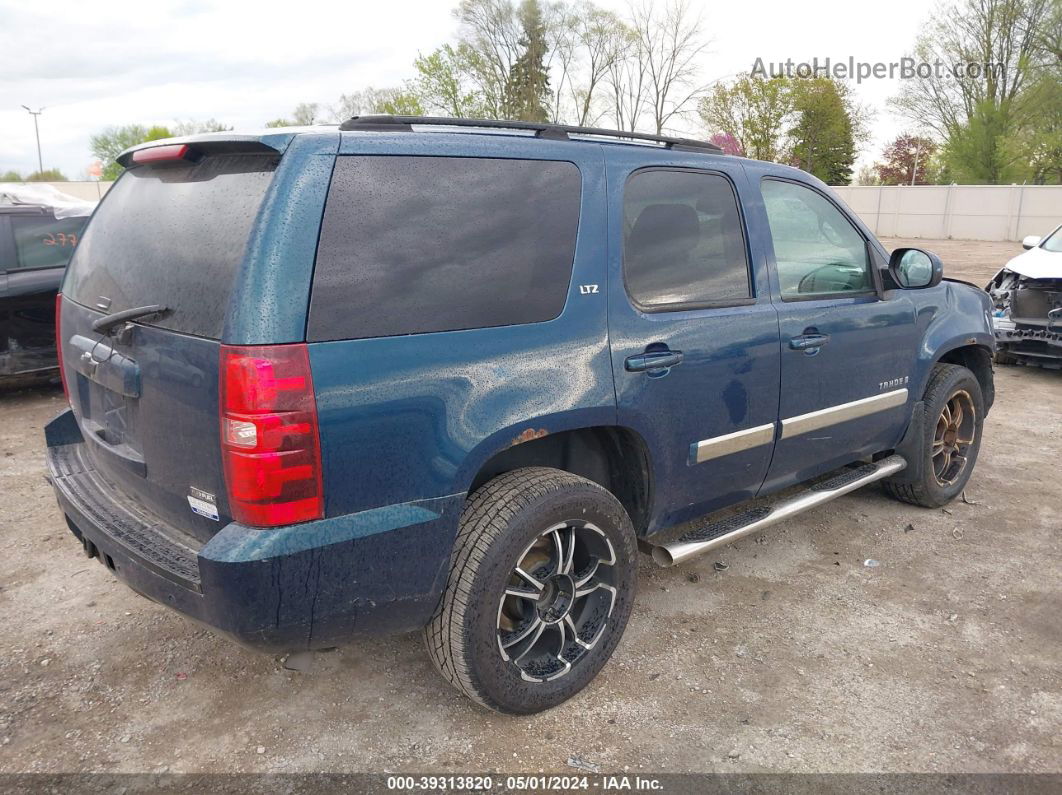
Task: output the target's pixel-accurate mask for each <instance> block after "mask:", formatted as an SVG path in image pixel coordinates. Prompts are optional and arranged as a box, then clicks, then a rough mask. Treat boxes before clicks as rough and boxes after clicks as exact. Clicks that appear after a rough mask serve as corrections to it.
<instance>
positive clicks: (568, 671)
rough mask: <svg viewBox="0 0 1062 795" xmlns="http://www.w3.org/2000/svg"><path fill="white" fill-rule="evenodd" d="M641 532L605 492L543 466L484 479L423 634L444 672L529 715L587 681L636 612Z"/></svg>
mask: <svg viewBox="0 0 1062 795" xmlns="http://www.w3.org/2000/svg"><path fill="white" fill-rule="evenodd" d="M636 551H637V543H636V539H635V535H634V530H633V528H632V526H631V521H630V518H629V517H628V516H627V513H626V511H624V509H623V506H622V505H620V503H619V501H618V500H617V499H616V498H615V497H614V496H612V494H610V493H609V492H608V491H606V490H605V489H603V488H601V487H600V486H598V485H597V484H595V483H592V482H591V481H589V480H586V479H585V478H581V477H578V476H577V475H572V474H570V473H568V472H562V471H560V470H555V469H546V468H539V467H535V468H526V469H518V470H514V471H512V472H508V473H506V474H503V475H500V476H499V477H497V478H495V479H494V480H492V481H490V482H488V483H487V484H485V485H484V486H482V487H481V488H480V489H479V490H478V491H476V493H475V494H473V495H472V497H471V498H470V499H469V501H468V504H467V506H466V507H465V510H464V513H463V514H462V516H461V528H460V531H459V533H458V537H457V541H456V543H455V546H454V552H453V555H452V558H451V570H450V577H449V581H448V583H447V587H446V591H445V593H444V595H443V598H442V602H441V603H440V605H439V607H438V609H437V610H436V612H435V615H434V617H433V618H432V620H431V622H430V623H429V624H428V626H427V627H426V628H425V631H424V636H425V641H426V644H427V647H428V653H429V655H430V656H431V659H432V661H433V662H434V663H435V666H436V668H438V670H439V672H440V673H441V674H442V675H443V676H444V677H445V678H446V679H447V680H448V681H449V682H450V683H451V684H452V685H454V687H456V688H457V689H458V690H460V691H462V692H463V693H465V694H466V695H467V696H469V697H470V698H472V699H473V700H474V701H476V702H478V703H480V704H482V705H483V706H485V707H488V708H490V709H494V710H497V711H499V712H505V713H510V714H529V713H533V712H539V711H541V710H544V709H549V708H550V707H554V706H556V705H557V704H560V703H561V702H563V701H565V700H566V699H568V698H570V697H571V696H573V695H575V694H576V693H578V692H579V691H580V690H582V689H583V688H584V687H585V686H586V685H587V684H589V682H590V681H591V680H592V679H593V678H594V677H595V676H596V675H597V673H598V671H600V670H601V668H602V666H604V664H605V663H606V662H607V661H608V659H609V657H611V656H612V651H613V650H614V649H615V647H616V644H617V643H618V642H619V640H620V637H621V636H622V635H623V630H624V628H625V627H626V625H627V619H628V618H629V616H630V613H631V606H632V600H633V597H634V589H635V573H636V554H635V553H636Z"/></svg>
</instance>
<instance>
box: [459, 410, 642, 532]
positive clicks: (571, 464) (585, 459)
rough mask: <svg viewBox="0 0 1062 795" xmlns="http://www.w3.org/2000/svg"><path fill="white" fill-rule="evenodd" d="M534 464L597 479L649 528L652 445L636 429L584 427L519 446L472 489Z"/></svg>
mask: <svg viewBox="0 0 1062 795" xmlns="http://www.w3.org/2000/svg"><path fill="white" fill-rule="evenodd" d="M531 466H543V467H552V468H553V469H561V470H564V471H565V472H571V473H572V474H574V475H580V476H582V477H584V478H586V479H587V480H591V481H593V482H594V483H597V484H598V485H599V486H602V487H603V488H606V489H608V490H609V491H610V492H612V494H613V495H614V496H615V497H616V499H618V500H619V501H620V503H621V504H622V505H623V507H624V508H625V509H626V511H627V514H628V515H629V516H630V517H631V522H632V524H633V525H634V530H635V532H636V533H637V534H638V535H642V534H643V533H644V532H645V529H646V528H647V527H648V526H649V505H650V502H649V501H650V495H651V492H650V488H651V482H650V474H649V473H650V469H649V449H648V447H647V445H646V444H645V441H644V440H643V439H642V438H641V436H639V435H638V434H637V433H635V432H634V431H631V430H629V429H627V428H617V427H597V428H580V429H578V430H574V431H560V432H558V433H553V434H549V435H548V436H542V437H539V438H537V439H532V440H530V441H526V442H523V443H519V444H514V445H513V446H512V447H508V448H506V449H505V450H502V451H501V452H498V453H496V454H495V455H494V456H492V457H491V458H490V459H489V460H488V461H487V462H486V463H485V464H484V465H483V466H482V467H480V470H479V472H478V473H477V474H476V477H475V479H474V480H473V481H472V485H471V487H470V488H469V490H468V493H469V494H471V493H472V492H474V491H475V490H476V489H478V488H479V487H480V486H482V485H483V484H484V483H486V482H487V481H488V480H491V479H492V478H495V477H497V476H498V475H501V474H503V473H505V472H509V471H511V470H513V469H519V468H521V467H531Z"/></svg>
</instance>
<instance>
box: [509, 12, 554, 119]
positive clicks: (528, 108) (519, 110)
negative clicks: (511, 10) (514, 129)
mask: <svg viewBox="0 0 1062 795" xmlns="http://www.w3.org/2000/svg"><path fill="white" fill-rule="evenodd" d="M520 24H521V27H522V29H523V36H522V37H521V39H520V46H521V47H522V48H523V51H522V52H521V53H520V56H519V57H518V58H517V59H516V62H515V63H514V64H513V66H512V69H511V70H510V72H509V77H508V80H507V81H506V84H505V98H504V100H503V103H502V111H503V114H504V115H505V117H506V118H509V119H518V120H521V121H537V122H545V121H549V118H550V113H549V108H550V98H551V97H552V96H553V92H552V91H551V90H550V87H549V71H548V69H547V67H546V54H547V50H548V47H547V42H546V25H545V22H544V21H543V19H542V9H541V7H540V6H539V4H538V0H523V2H522V3H520Z"/></svg>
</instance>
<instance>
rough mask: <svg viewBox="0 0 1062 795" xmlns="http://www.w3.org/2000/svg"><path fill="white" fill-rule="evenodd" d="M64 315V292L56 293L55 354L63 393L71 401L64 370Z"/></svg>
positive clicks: (67, 400)
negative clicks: (62, 321)
mask: <svg viewBox="0 0 1062 795" xmlns="http://www.w3.org/2000/svg"><path fill="white" fill-rule="evenodd" d="M62 316H63V294H62V293H56V294H55V355H56V358H57V359H58V360H59V380H60V381H62V382H63V395H64V396H65V397H66V402H67V403H69V402H70V390H69V389H67V387H66V371H65V370H63V332H62V328H61V326H60V321H61V319H62Z"/></svg>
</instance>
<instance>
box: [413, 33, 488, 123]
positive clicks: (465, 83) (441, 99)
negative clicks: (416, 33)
mask: <svg viewBox="0 0 1062 795" xmlns="http://www.w3.org/2000/svg"><path fill="white" fill-rule="evenodd" d="M413 68H414V69H415V70H416V72H417V76H416V77H415V78H414V79H413V80H412V81H410V82H409V83H408V84H407V86H406V96H407V97H408V98H409V99H410V100H413V99H415V100H416V104H417V105H418V106H420V107H423V108H424V109H425V110H427V111H429V112H431V113H437V114H439V115H442V116H453V117H455V118H462V119H474V118H497V117H498V116H499V115H500V108H496V107H493V106H492V105H491V104H490V101H489V100H488V99H487V98H486V97H485V96H484V94H483V92H482V91H481V90H480V89H481V86H482V85H483V83H484V80H485V79H487V75H486V70H485V69H484V68H483V64H482V60H481V59H480V57H479V56H478V55H477V54H476V53H475V52H474V51H473V49H472V48H471V46H469V45H468V44H466V43H462V44H458V45H457V46H456V47H454V46H453V45H450V44H444V45H443V46H442V47H439V48H438V49H437V50H435V51H434V52H432V53H430V54H429V55H418V56H417V59H416V60H415V61H414V62H413Z"/></svg>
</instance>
